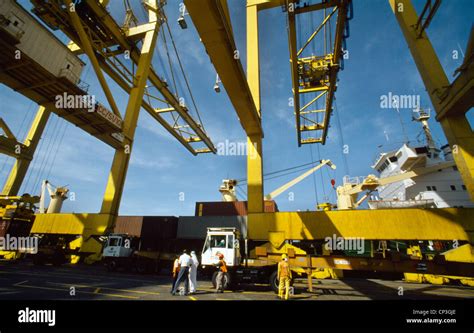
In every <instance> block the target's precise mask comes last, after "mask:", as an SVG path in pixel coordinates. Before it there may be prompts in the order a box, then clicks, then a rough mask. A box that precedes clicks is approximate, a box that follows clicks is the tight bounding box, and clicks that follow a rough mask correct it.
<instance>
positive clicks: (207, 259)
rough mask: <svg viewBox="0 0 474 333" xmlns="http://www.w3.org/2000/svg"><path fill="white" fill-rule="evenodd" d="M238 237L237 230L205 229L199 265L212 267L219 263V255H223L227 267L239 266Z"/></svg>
mask: <svg viewBox="0 0 474 333" xmlns="http://www.w3.org/2000/svg"><path fill="white" fill-rule="evenodd" d="M239 237H240V233H239V231H238V230H237V228H207V235H206V241H205V242H204V247H203V249H202V255H201V265H202V266H203V267H205V266H214V265H216V264H217V262H218V261H219V254H223V255H224V260H225V262H226V264H227V266H230V267H232V266H239V265H240V264H241V255H240V243H239Z"/></svg>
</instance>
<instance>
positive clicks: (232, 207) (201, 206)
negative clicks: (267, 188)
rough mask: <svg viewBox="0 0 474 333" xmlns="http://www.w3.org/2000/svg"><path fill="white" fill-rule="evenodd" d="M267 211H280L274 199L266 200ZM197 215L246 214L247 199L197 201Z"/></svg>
mask: <svg viewBox="0 0 474 333" xmlns="http://www.w3.org/2000/svg"><path fill="white" fill-rule="evenodd" d="M264 211H265V213H274V212H278V206H277V204H276V202H275V201H274V200H270V201H264ZM194 215H195V216H245V215H247V201H208V202H196V210H195V214H194Z"/></svg>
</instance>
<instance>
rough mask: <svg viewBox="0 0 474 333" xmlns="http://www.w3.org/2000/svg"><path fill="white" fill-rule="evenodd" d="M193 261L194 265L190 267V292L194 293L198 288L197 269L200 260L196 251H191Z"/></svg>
mask: <svg viewBox="0 0 474 333" xmlns="http://www.w3.org/2000/svg"><path fill="white" fill-rule="evenodd" d="M191 261H192V265H191V268H190V269H189V293H190V294H194V293H195V292H196V288H197V280H196V277H197V269H198V267H199V260H198V258H197V256H196V252H194V251H191Z"/></svg>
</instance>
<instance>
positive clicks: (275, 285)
mask: <svg viewBox="0 0 474 333" xmlns="http://www.w3.org/2000/svg"><path fill="white" fill-rule="evenodd" d="M269 283H270V287H271V288H272V290H273V291H274V292H275V293H277V294H278V285H279V284H280V281H279V280H278V271H274V272H273V273H272V274H271V275H270V280H269Z"/></svg>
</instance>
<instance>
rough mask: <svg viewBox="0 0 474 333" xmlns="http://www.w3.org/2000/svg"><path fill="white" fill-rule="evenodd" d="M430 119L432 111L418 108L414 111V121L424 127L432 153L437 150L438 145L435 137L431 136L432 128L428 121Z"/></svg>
mask: <svg viewBox="0 0 474 333" xmlns="http://www.w3.org/2000/svg"><path fill="white" fill-rule="evenodd" d="M429 119H430V109H426V110H425V109H422V108H416V109H415V110H413V120H414V121H417V122H419V123H421V125H422V126H423V132H424V133H425V137H426V144H427V146H428V149H429V150H430V151H432V150H437V148H436V143H435V142H434V140H433V135H432V134H431V129H430V126H429V125H428V120H429Z"/></svg>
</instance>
